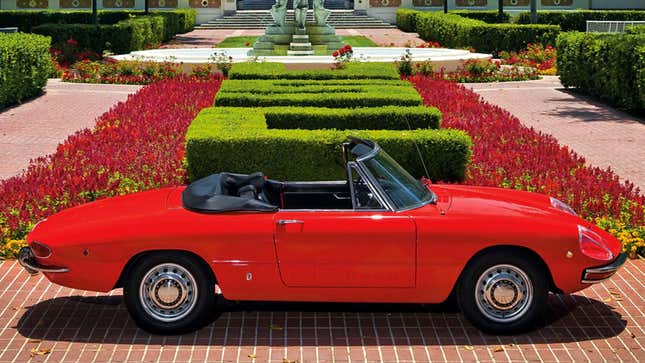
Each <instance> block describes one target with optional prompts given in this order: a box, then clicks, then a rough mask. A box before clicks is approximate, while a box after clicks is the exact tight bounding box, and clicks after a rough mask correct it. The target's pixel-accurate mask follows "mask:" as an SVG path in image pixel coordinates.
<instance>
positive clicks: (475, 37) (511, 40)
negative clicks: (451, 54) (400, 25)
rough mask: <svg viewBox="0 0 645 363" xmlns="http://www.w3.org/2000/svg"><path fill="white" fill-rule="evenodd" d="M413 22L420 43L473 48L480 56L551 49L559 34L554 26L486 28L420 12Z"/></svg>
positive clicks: (471, 21)
mask: <svg viewBox="0 0 645 363" xmlns="http://www.w3.org/2000/svg"><path fill="white" fill-rule="evenodd" d="M416 19H417V20H416V22H417V32H418V33H419V36H420V37H421V38H422V39H424V40H432V41H437V42H439V43H440V44H441V45H442V46H445V47H448V48H464V47H474V48H475V49H476V50H477V51H478V52H482V53H497V52H499V51H519V50H521V49H525V48H526V46H527V45H528V44H529V43H541V44H544V45H554V44H555V40H556V38H557V36H558V33H559V32H560V27H558V26H557V25H515V24H488V23H485V22H483V21H480V20H475V19H468V18H464V17H461V16H459V15H455V14H443V13H438V12H423V13H420V14H418V15H417V18H416Z"/></svg>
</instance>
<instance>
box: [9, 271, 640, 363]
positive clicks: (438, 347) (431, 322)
mask: <svg viewBox="0 0 645 363" xmlns="http://www.w3.org/2000/svg"><path fill="white" fill-rule="evenodd" d="M644 277H645V260H638V261H629V262H628V263H627V264H626V265H625V267H624V268H623V269H622V270H621V271H620V272H619V273H618V274H617V275H616V276H614V277H613V278H612V279H610V280H609V281H606V282H604V283H602V284H599V285H595V286H593V287H591V288H589V289H587V290H584V291H583V292H581V293H577V294H574V295H553V296H552V297H551V298H550V301H549V309H548V311H549V313H548V316H547V319H546V323H547V324H548V325H546V326H544V327H542V328H541V329H539V330H537V331H535V332H532V333H530V334H524V335H516V336H491V335H485V334H482V333H480V332H479V331H478V330H476V329H475V328H473V327H472V326H471V325H470V324H469V323H468V322H467V321H466V320H465V319H464V318H463V317H462V316H461V315H460V314H458V313H456V312H453V311H450V310H449V309H446V308H445V307H436V306H422V305H392V304H389V305H383V304H378V305H367V304H302V303H300V304H280V303H244V304H231V305H229V308H228V311H227V312H225V313H224V314H222V315H221V316H220V318H219V319H218V320H217V321H216V322H215V323H213V324H211V325H209V326H207V327H205V328H203V329H202V330H200V331H198V332H196V333H192V334H186V335H182V336H153V335H150V334H147V333H145V332H143V331H141V330H139V329H137V327H136V326H135V325H134V323H133V322H132V321H131V320H130V319H129V317H128V315H127V312H126V310H125V308H124V306H123V304H122V299H121V296H120V294H121V292H120V290H116V291H113V292H112V293H110V294H98V293H91V292H86V291H78V290H71V289H67V288H63V287H60V286H57V285H52V284H50V283H49V282H48V281H47V279H46V278H45V277H44V276H43V275H41V274H39V275H35V276H32V277H30V276H29V275H28V274H27V273H25V272H24V271H22V269H21V268H20V266H19V265H18V264H17V263H15V262H11V261H8V262H0V285H2V286H3V289H2V290H0V362H27V361H29V362H107V361H112V362H283V363H284V362H294V361H297V362H379V361H382V362H427V361H431V360H432V361H450V362H468V361H481V362H492V361H495V362H506V361H543V362H572V361H575V362H582V361H590V362H601V361H607V362H614V361H623V362H638V361H640V362H644V361H645V349H644V348H645V347H644V346H645V314H644V312H645V299H644V298H643V296H644V295H645V278H644ZM32 349H33V352H34V354H36V355H35V356H33V357H31V355H32V354H31V353H30V352H31V351H32ZM37 352H41V353H44V352H48V354H45V355H37Z"/></svg>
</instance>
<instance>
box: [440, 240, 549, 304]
mask: <svg viewBox="0 0 645 363" xmlns="http://www.w3.org/2000/svg"><path fill="white" fill-rule="evenodd" d="M502 251H503V252H513V253H520V254H523V255H525V256H526V257H528V258H530V259H532V260H533V261H535V262H536V263H538V264H539V266H540V268H541V269H542V270H543V271H544V272H545V273H546V275H547V279H548V281H547V283H548V286H549V290H550V291H553V292H556V293H560V292H561V290H560V289H559V288H558V287H557V286H556V284H555V282H554V280H553V274H552V273H551V269H550V268H549V266H548V265H547V264H546V262H545V261H544V259H543V258H542V256H540V255H539V254H538V253H537V252H535V251H534V250H532V249H530V248H528V247H526V246H521V245H495V246H488V247H485V248H483V249H481V250H479V251H477V252H476V253H475V254H473V255H472V256H471V257H470V258H469V259H468V261H467V262H466V264H465V265H464V267H463V268H462V269H461V272H460V273H459V276H458V277H457V280H456V281H455V284H454V285H453V287H452V291H451V292H450V295H449V296H448V298H447V299H446V301H448V302H450V301H456V291H457V286H458V285H459V282H460V281H461V280H462V277H463V275H464V273H465V271H466V270H468V268H469V267H470V266H471V265H472V264H473V263H474V262H475V261H476V260H477V259H479V258H481V257H482V256H485V255H487V254H492V253H496V252H502Z"/></svg>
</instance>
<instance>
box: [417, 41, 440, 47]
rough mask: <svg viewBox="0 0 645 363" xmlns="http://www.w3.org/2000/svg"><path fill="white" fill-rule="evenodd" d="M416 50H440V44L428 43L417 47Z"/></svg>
mask: <svg viewBox="0 0 645 363" xmlns="http://www.w3.org/2000/svg"><path fill="white" fill-rule="evenodd" d="M417 48H441V44H439V42H432V41H430V42H427V43H423V44H421V45H417Z"/></svg>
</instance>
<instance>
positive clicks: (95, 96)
mask: <svg viewBox="0 0 645 363" xmlns="http://www.w3.org/2000/svg"><path fill="white" fill-rule="evenodd" d="M139 88H141V86H123V85H102V84H79V83H64V82H61V81H59V80H51V79H50V80H49V81H48V83H47V87H46V89H45V94H44V95H42V96H40V97H36V98H34V99H32V100H29V101H27V102H25V103H23V104H22V105H20V106H16V107H13V108H9V109H6V110H1V111H0V179H4V178H8V177H11V176H14V175H16V174H18V173H19V172H20V171H21V170H23V169H24V168H26V167H27V165H28V164H29V160H30V159H34V158H37V157H39V156H44V155H48V154H51V153H53V152H54V151H56V146H58V144H59V143H61V142H63V141H65V139H67V137H68V136H69V135H71V134H73V133H74V132H76V131H78V130H80V129H83V128H86V127H94V124H95V121H96V118H97V117H99V116H100V115H102V114H103V113H104V112H106V111H108V110H109V109H110V107H111V106H112V105H114V104H115V103H117V102H119V101H125V100H126V99H127V97H128V94H130V93H134V92H136V91H137V90H138V89H139Z"/></svg>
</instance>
